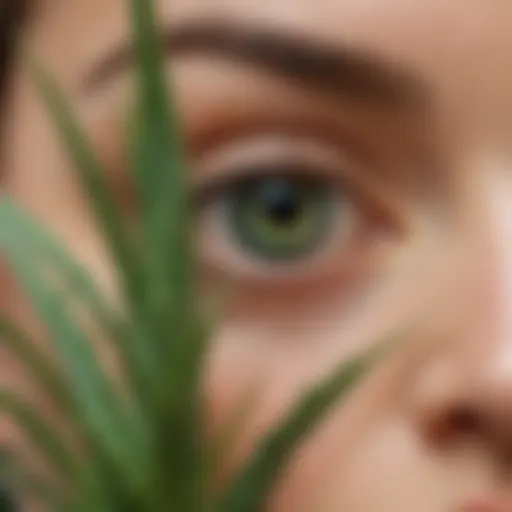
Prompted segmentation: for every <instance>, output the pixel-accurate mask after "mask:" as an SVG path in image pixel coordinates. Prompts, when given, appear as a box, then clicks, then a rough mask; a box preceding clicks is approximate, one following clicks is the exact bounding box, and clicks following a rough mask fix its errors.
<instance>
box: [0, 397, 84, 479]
mask: <svg viewBox="0 0 512 512" xmlns="http://www.w3.org/2000/svg"><path fill="white" fill-rule="evenodd" d="M0 412H2V413H3V414H5V413H7V414H9V416H10V417H11V418H12V419H13V420H14V421H15V422H16V423H17V424H18V426H19V427H20V428H21V429H22V431H23V432H24V433H25V435H27V437H28V438H29V439H30V441H31V442H32V443H33V445H34V446H35V447H36V448H37V449H38V450H40V451H41V453H42V454H43V455H44V456H45V459H46V461H47V462H48V463H49V464H50V465H51V467H52V468H53V469H54V470H56V471H57V472H58V473H59V475H60V476H61V477H63V478H64V479H65V480H66V481H68V482H69V481H71V482H72V481H73V477H74V476H76V474H77V469H78V467H79V459H78V457H77V455H76V454H73V452H72V451H71V450H70V449H69V447H68V446H66V445H65V444H64V443H63V437H62V435H60V434H59V433H58V432H56V430H55V426H53V425H49V424H48V423H46V422H45V421H44V420H43V418H42V415H41V414H40V413H38V412H36V411H35V410H34V409H32V407H31V406H29V405H27V404H26V403H24V402H23V401H22V400H21V399H20V398H19V397H18V396H17V395H16V394H15V393H13V392H9V391H7V390H5V389H2V390H0Z"/></svg>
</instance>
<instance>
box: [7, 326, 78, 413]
mask: <svg viewBox="0 0 512 512" xmlns="http://www.w3.org/2000/svg"><path fill="white" fill-rule="evenodd" d="M0 344H3V345H5V346H7V347H8V348H9V351H10V352H11V353H12V354H13V355H15V356H16V357H17V358H18V360H19V361H21V363H22V364H23V365H24V366H25V368H27V369H28V370H29V371H30V372H31V374H32V378H34V379H35V381H36V383H37V384H38V385H39V386H40V387H41V388H42V389H44V390H45V392H46V393H47V394H48V396H50V397H51V398H52V400H53V402H54V403H55V404H56V405H57V406H58V407H59V409H60V410H61V411H65V412H68V413H69V412H71V409H72V407H73V405H72V403H73V402H72V398H71V397H70V395H69V390H68V387H67V382H66V379H65V376H64V375H63V373H62V371H61V370H60V369H59V368H57V366H56V365H55V363H54V362H53V361H51V360H50V358H49V357H48V354H45V353H44V352H43V351H42V350H41V349H40V348H39V345H38V344H37V343H34V342H33V341H31V340H30V339H29V337H28V336H27V335H26V334H25V333H24V332H22V330H21V329H20V328H18V327H17V326H16V325H14V324H13V323H12V322H11V321H10V320H9V319H8V318H2V317H0Z"/></svg>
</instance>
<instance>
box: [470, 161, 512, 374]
mask: <svg viewBox="0 0 512 512" xmlns="http://www.w3.org/2000/svg"><path fill="white" fill-rule="evenodd" d="M484 172H485V173H486V175H485V177H486V184H485V185H484V186H482V188H481V191H482V194H483V195H484V197H483V198H482V203H483V205H484V221H483V227H484V232H483V234H482V235H483V239H482V242H481V243H482V252H481V255H480V256H481V258H482V259H483V261H482V264H483V266H482V269H483V274H484V275H483V281H482V286H483V287H484V289H483V290H482V294H483V299H484V300H487V301H488V304H487V305H485V303H483V304H482V305H483V306H484V308H485V310H486V312H487V315H488V316H487V318H486V319H484V323H483V325H482V331H483V332H482V334H481V335H483V336H484V337H486V338H489V339H487V340H483V342H484V343H486V344H487V345H488V346H489V348H492V349H494V350H492V352H493V353H494V355H495V357H497V358H498V360H497V361H495V364H496V365H497V366H498V367H503V366H505V367H507V368H508V370H509V371H510V372H511V373H512V162H511V164H510V166H509V167H508V169H507V168H506V167H504V166H503V167H499V168H497V169H496V168H492V169H489V170H488V171H485V170H484ZM486 289H487V290H486ZM477 293H478V292H477ZM496 369H498V368H496Z"/></svg>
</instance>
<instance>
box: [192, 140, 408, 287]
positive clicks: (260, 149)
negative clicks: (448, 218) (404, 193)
mask: <svg viewBox="0 0 512 512" xmlns="http://www.w3.org/2000/svg"><path fill="white" fill-rule="evenodd" d="M197 166H198V168H199V169H198V174H199V175H200V176H202V177H203V178H201V179H200V180H199V181H203V183H202V184H201V183H200V184H199V185H198V187H197V193H196V197H197V199H198V236H199V251H200V259H201V261H202V262H203V264H204V265H206V266H207V267H208V268H210V269H214V270H217V271H219V272H221V273H223V274H226V275H228V276H230V277H232V278H234V279H240V280H252V281H259V282H260V283H262V282H263V283H266V284H267V285H272V284H276V283H282V281H283V280H289V281H303V280H307V279H313V278H322V277H324V278H328V277H329V276H333V274H340V273H342V272H345V273H346V272H349V271H350V270H349V269H353V268H354V266H355V265H358V264H362V263H363V262H364V261H367V260H369V258H370V257H371V256H372V253H374V252H375V251H377V250H378V249H379V247H380V246H382V245H383V244H385V243H386V242H389V240H390V238H392V237H393V235H398V232H399V222H398V221H397V218H396V216H395V215H394V213H391V209H388V208H387V206H386V202H385V200H384V199H383V197H381V196H379V194H378V193H376V192H375V187H372V186H370V184H369V183H368V186H366V185H364V181H365V180H364V179H361V176H360V175H358V173H357V172H356V169H355V163H353V162H352V161H351V160H350V159H349V158H348V157H347V155H346V154H345V153H344V152H343V151H342V150H341V149H340V148H339V147H338V146H336V145H335V144H331V143H329V142H327V141H323V140H318V139H316V138H314V137H307V136H295V135H284V134H257V133H256V134H253V135H251V136H243V137H240V138H235V139H233V140H231V141H228V142H225V143H222V144H220V146H219V147H216V148H213V149H211V150H209V151H208V152H207V153H206V154H205V155H203V157H202V158H201V159H200V161H199V163H198V164H197ZM368 181H370V180H368Z"/></svg>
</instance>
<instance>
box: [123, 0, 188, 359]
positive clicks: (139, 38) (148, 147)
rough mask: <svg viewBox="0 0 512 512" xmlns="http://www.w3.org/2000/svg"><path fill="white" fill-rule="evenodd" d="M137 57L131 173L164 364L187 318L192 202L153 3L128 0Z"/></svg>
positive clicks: (151, 301) (172, 356)
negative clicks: (139, 198)
mask: <svg viewBox="0 0 512 512" xmlns="http://www.w3.org/2000/svg"><path fill="white" fill-rule="evenodd" d="M130 4H131V13H132V25H133V31H134V38H135V39H134V47H135V55H136V59H137V80H138V93H139V95H138V104H137V111H136V121H137V124H136V126H137V129H136V131H135V138H134V139H133V141H132V147H133V152H132V156H133V165H132V171H133V174H134V176H135V177H136V179H137V178H138V182H139V183H140V187H139V188H140V191H141V194H142V201H141V203H142V211H141V216H142V225H143V227H144V229H143V235H144V237H145V246H146V248H147V272H148V281H149V282H150V283H151V293H150V294H149V296H148V300H149V301H150V304H151V305H150V308H151V310H152V311H155V312H156V314H157V321H158V323H159V324H161V325H162V327H163V331H161V332H160V334H161V336H162V340H161V342H162V343H163V344H164V351H165V350H167V358H166V364H167V360H168V359H169V358H171V359H172V358H175V357H176V354H175V350H176V348H177V345H178V343H179V342H180V341H183V342H184V340H185V338H186V336H183V335H184V334H185V333H184V331H186V329H187V328H186V325H187V323H188V322H189V321H190V320H191V315H192V313H193V312H192V310H193V304H192V300H193V291H194V286H195V283H194V282H193V270H194V256H193V251H192V243H191V236H190V235H191V232H190V220H191V219H190V215H191V211H190V204H189V203H190V201H189V194H188V179H187V172H186V171H187V168H186V163H185V157H184V152H183V144H182V141H181V137H180V130H179V126H178V123H177V119H178V116H177V115H176V112H175V110H174V105H173V102H172V101H171V90H172V87H171V86H170V83H169V81H168V80H167V79H166V66H165V58H164V55H163V49H162V39H161V37H160V36H159V34H158V31H157V29H156V27H157V24H156V18H155V13H154V6H153V1H148V0H130Z"/></svg>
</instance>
